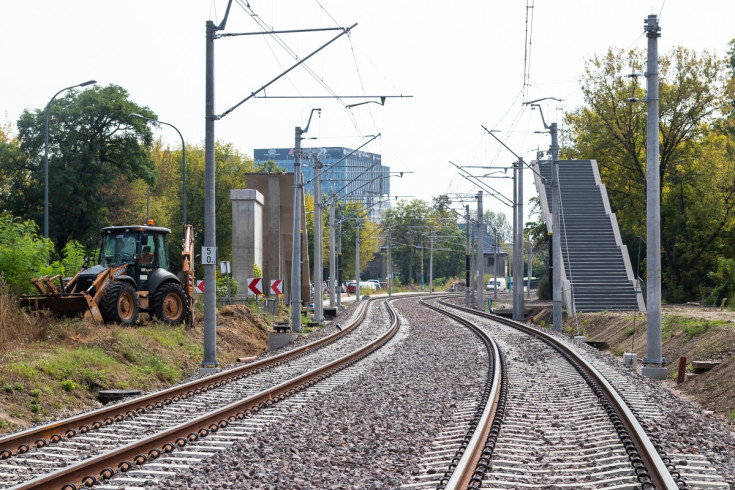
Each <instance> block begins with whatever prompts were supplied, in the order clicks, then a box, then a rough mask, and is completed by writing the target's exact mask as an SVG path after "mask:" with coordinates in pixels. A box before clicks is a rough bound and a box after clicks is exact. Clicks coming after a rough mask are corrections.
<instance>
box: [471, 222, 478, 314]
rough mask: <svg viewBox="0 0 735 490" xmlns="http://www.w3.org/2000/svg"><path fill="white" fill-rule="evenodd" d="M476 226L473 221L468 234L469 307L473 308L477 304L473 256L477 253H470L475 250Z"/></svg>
mask: <svg viewBox="0 0 735 490" xmlns="http://www.w3.org/2000/svg"><path fill="white" fill-rule="evenodd" d="M476 228H477V223H474V224H473V225H472V234H471V235H470V247H471V248H470V268H471V270H472V274H470V308H475V307H476V306H477V303H475V290H476V289H477V288H476V287H475V283H476V282H477V274H475V257H477V254H475V253H472V252H474V250H475V229H476Z"/></svg>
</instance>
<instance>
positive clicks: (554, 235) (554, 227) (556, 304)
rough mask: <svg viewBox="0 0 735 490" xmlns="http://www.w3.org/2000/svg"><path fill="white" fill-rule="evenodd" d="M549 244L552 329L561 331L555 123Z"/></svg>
mask: <svg viewBox="0 0 735 490" xmlns="http://www.w3.org/2000/svg"><path fill="white" fill-rule="evenodd" d="M549 129H550V130H551V169H552V172H553V176H552V180H551V245H552V248H553V250H552V254H553V256H554V269H553V281H552V282H553V284H552V301H551V305H552V322H553V325H554V326H553V327H552V330H556V331H561V330H562V328H563V323H562V318H561V316H562V315H561V269H562V264H563V263H564V262H563V259H562V257H561V216H560V214H561V213H560V211H561V189H560V187H559V136H558V131H557V126H556V123H551V124H550V127H549Z"/></svg>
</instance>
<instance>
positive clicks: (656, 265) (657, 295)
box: [641, 15, 666, 379]
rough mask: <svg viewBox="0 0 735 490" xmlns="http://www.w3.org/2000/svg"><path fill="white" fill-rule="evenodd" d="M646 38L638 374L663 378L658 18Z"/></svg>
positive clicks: (653, 19)
mask: <svg viewBox="0 0 735 490" xmlns="http://www.w3.org/2000/svg"><path fill="white" fill-rule="evenodd" d="M645 24H646V26H645V31H646V37H648V67H647V68H646V80H647V81H648V93H647V96H646V101H647V105H648V132H647V142H646V188H647V201H648V202H647V208H646V234H647V235H648V239H647V240H646V247H647V256H646V266H647V269H648V281H647V282H646V295H647V301H646V309H647V311H648V314H647V316H646V358H645V359H644V360H643V369H642V370H641V373H642V374H643V375H644V376H648V377H649V378H652V379H666V367H665V366H666V359H664V358H663V357H662V345H661V342H662V341H661V189H660V182H659V162H658V157H659V148H658V38H659V37H660V36H661V27H660V26H659V25H658V18H657V17H656V16H655V15H649V16H648V19H646V21H645Z"/></svg>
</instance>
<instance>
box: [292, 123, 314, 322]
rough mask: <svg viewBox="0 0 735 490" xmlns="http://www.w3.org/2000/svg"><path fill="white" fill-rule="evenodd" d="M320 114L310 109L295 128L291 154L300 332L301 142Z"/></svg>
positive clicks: (296, 307)
mask: <svg viewBox="0 0 735 490" xmlns="http://www.w3.org/2000/svg"><path fill="white" fill-rule="evenodd" d="M316 111H318V112H319V113H321V109H312V110H311V113H310V114H309V121H308V122H307V123H306V128H304V129H301V126H296V129H295V130H294V132H295V141H294V153H293V179H294V183H293V188H294V193H293V245H292V247H291V330H294V331H296V332H299V331H301V260H302V250H301V243H302V239H301V235H302V233H303V231H302V229H301V208H302V206H301V205H302V203H303V202H304V200H303V188H302V186H301V140H302V139H303V135H304V133H306V132H307V131H309V126H310V125H311V117H312V116H313V115H314V112H316Z"/></svg>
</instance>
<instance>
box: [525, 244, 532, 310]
mask: <svg viewBox="0 0 735 490" xmlns="http://www.w3.org/2000/svg"><path fill="white" fill-rule="evenodd" d="M527 269H528V290H527V291H526V298H528V299H531V278H532V277H533V243H531V240H530V239H529V240H528V266H527Z"/></svg>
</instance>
